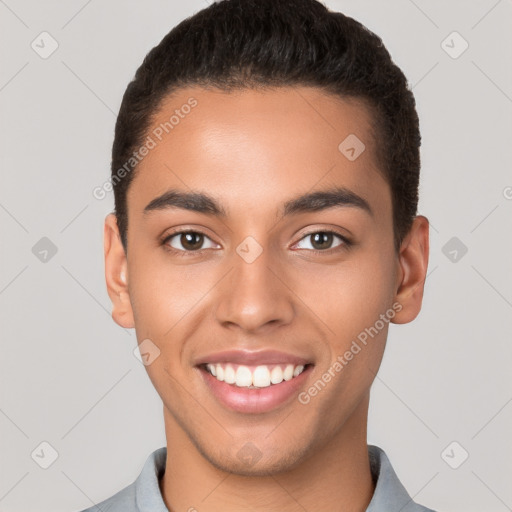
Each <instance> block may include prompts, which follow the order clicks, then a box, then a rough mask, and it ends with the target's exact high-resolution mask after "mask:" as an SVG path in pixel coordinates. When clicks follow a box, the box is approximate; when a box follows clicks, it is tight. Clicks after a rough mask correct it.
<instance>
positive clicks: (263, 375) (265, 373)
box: [252, 366, 270, 388]
mask: <svg viewBox="0 0 512 512" xmlns="http://www.w3.org/2000/svg"><path fill="white" fill-rule="evenodd" d="M252 383H253V385H254V386H256V387H258V388H267V387H268V386H270V372H269V370H268V368H267V367H266V366H257V367H256V369H255V370H254V373H253V374H252Z"/></svg>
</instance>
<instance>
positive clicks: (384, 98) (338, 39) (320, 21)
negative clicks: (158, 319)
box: [111, 0, 421, 252]
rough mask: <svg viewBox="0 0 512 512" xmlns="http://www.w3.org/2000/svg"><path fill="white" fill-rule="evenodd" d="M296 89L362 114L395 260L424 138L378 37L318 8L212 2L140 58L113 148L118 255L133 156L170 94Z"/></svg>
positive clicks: (298, 3)
mask: <svg viewBox="0 0 512 512" xmlns="http://www.w3.org/2000/svg"><path fill="white" fill-rule="evenodd" d="M301 85H303V86H313V87H317V88H320V89H322V90H324V91H325V92H328V93H332V94H335V95H338V96H339V97H341V98H344V99H350V98H357V99H360V100H362V101H363V102H364V103H365V104H367V105H369V107H370V109H371V112H372V114H373V116H372V117H373V121H374V126H373V130H374V133H375V134H376V136H375V139H376V145H377V154H378V168H379V170H380V171H381V172H382V174H383V176H384V177H385V179H386V181H387V183H388V184H389V186H390V189H391V195H392V204H393V231H394V246H395V250H396V251H397V252H398V251H399V248H400V246H401V243H402V241H403V238H404V237H405V236H406V235H407V233H408V232H409V230H410V227H411V224H412V221H413V220H414V217H415V216H416V211H417V205H418V186H419V172H420V154H419V153H420V152H419V148H420V144H421V136H420V131H419V120H418V114H417V112H416V104H415V100H414V96H413V94H412V91H411V90H410V89H409V87H408V84H407V80H406V78H405V76H404V74H403V73H402V71H401V70H400V69H399V68H398V66H397V65H396V64H394V62H393V61H392V59H391V56H390V54H389V52H388V51H387V50H386V48H385V47H384V44H383V42H382V40H381V39H380V37H378V36H377V35H376V34H374V33H373V32H372V31H370V30H369V29H367V28H366V27H365V26H364V25H362V24H361V23H359V22H358V21H356V20H354V19H352V18H350V17H348V16H346V15H344V14H342V13H340V12H332V11H330V10H328V9H327V8H326V7H325V6H324V5H323V4H322V3H320V2H319V1H317V0H222V1H219V2H215V3H213V4H212V5H210V6H209V7H207V8H205V9H203V10H201V11H199V12H197V13H196V14H194V15H193V16H191V17H189V18H187V19H185V20H184V21H182V22H181V23H179V24H178V25H177V26H176V27H174V28H173V29H172V30H171V31H170V32H169V33H168V34H167V35H166V36H165V37H164V38H163V39H162V41H161V42H160V43H159V44H158V45H157V46H155V47H154V48H153V49H152V50H151V51H150V52H149V53H148V54H147V55H146V57H145V58H144V61H143V63H142V65H141V66H140V67H139V68H138V69H137V71H136V73H135V77H134V79H133V80H132V81H131V82H130V83H129V84H128V87H127V89H126V91H125V93H124V96H123V100H122V103H121V107H120V110H119V114H118V117H117V122H116V126H115V137H114V143H113V148H112V162H111V171H112V176H111V182H112V184H113V185H114V197H115V214H116V217H117V223H118V227H119V232H120V236H121V240H122V243H123V246H124V249H125V251H126V250H127V229H128V213H127V199H126V196H127V191H128V187H129V185H130V183H131V181H132V179H133V175H134V172H133V171H135V169H136V162H134V159H133V158H131V157H132V154H133V152H134V151H135V150H136V149H137V148H138V147H140V146H141V144H142V143H143V141H144V139H145V137H146V136H147V131H148V129H149V128H150V126H151V122H152V119H153V117H154V115H155V113H156V112H157V111H158V108H159V106H160V105H161V104H162V101H163V100H164V99H165V98H166V97H167V96H168V95H169V94H171V93H173V92H175V91H177V90H178V89H179V88H183V87H187V86H200V87H205V88H217V89H220V90H223V91H227V92H229V91H232V90H241V89H247V88H269V87H270V88H272V87H283V86H301ZM340 142H341V141H340ZM121 168H124V169H125V172H124V173H123V179H119V170H120V169H121ZM126 169H128V170H129V171H131V172H126Z"/></svg>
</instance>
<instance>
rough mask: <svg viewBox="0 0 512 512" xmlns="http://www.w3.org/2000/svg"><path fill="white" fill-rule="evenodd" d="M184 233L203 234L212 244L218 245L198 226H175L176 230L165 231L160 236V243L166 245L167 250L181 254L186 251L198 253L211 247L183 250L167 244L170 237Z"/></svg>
mask: <svg viewBox="0 0 512 512" xmlns="http://www.w3.org/2000/svg"><path fill="white" fill-rule="evenodd" d="M186 233H195V234H197V235H203V236H204V237H205V238H208V239H209V240H210V241H211V242H212V244H214V245H219V244H218V243H217V242H215V241H214V240H213V239H212V238H211V237H210V236H209V235H208V234H206V233H205V232H204V231H203V230H202V229H200V228H177V229H176V230H172V231H167V232H166V233H165V234H164V235H163V236H162V239H161V244H162V245H164V246H165V247H166V249H168V250H169V251H173V252H175V253H182V254H183V253H186V254H199V253H201V252H202V251H205V250H207V249H211V247H206V248H203V249H197V250H195V251H186V250H183V249H176V247H172V246H171V245H169V241H170V240H171V239H172V238H174V237H175V236H178V235H183V234H186Z"/></svg>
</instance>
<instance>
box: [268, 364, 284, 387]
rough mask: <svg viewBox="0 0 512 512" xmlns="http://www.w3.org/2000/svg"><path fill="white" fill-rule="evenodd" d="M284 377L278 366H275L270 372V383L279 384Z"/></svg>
mask: <svg viewBox="0 0 512 512" xmlns="http://www.w3.org/2000/svg"><path fill="white" fill-rule="evenodd" d="M283 380H284V376H283V370H281V367H280V366H276V367H275V368H274V369H273V370H272V371H271V372H270V382H272V384H280V383H281V382H283Z"/></svg>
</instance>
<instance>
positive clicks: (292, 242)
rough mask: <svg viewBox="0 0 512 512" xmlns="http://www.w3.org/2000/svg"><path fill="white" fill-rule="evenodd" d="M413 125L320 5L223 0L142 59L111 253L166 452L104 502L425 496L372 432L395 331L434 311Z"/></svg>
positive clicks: (373, 61) (364, 38) (117, 172)
mask: <svg viewBox="0 0 512 512" xmlns="http://www.w3.org/2000/svg"><path fill="white" fill-rule="evenodd" d="M418 125H419V122H418V116H417V113H416V110H415V102H414V98H413V95H412V93H411V92H410V90H409V89H408V88H407V81H406V79H405V77H404V75H403V73H402V72H401V71H400V70H399V69H398V68H397V67H396V65H395V64H394V63H393V62H392V60H391V58H390V56H389V54H388V52H387V51H386V49H385V48H384V46H383V45H382V44H381V40H380V39H379V38H378V37H377V36H376V35H375V34H373V33H372V32H370V31H368V30H367V29H366V28H365V27H363V26H362V25H361V24H359V23H358V22H356V21H355V20H353V19H351V18H349V17H346V16H344V15H342V14H341V13H333V12H330V11H328V10H327V9H326V8H325V7H324V6H323V5H322V4H321V3H319V2H317V1H315V0H225V1H221V2H217V3H214V4H212V5H211V6H210V7H208V8H207V9H204V10H202V11H200V12H198V13H197V14H195V15H194V16H193V17H191V18H189V19H187V20H185V21H183V22H182V23H181V24H179V25H178V26H177V27H176V28H174V29H173V30H172V31H171V32H170V33H169V34H168V35H167V36H166V37H165V38H164V39H163V40H162V41H161V43H160V44H159V45H158V46H156V47H155V48H154V49H153V50H152V51H151V52H150V53H149V54H148V55H147V56H146V58H145V60H144V62H143V64H142V65H141V67H140V68H139V69H138V71H137V73H136V75H135V78H134V80H133V81H132V82H131V83H130V84H129V85H128V88H127V90H126V92H125V95H124V98H123V102H122V105H121V109H120V112H119V116H118V120H117V124H116V133H115V141H114V145H113V158H112V184H113V187H114V193H115V202H116V204H115V206H116V209H115V213H113V214H110V215H109V216H108V217H107V218H106V220H105V265H106V281H107V287H108V292H109V296H110V298H111V300H112V303H113V312H112V315H113V318H114V320H115V321H116V322H117V323H118V324H119V325H121V326H123V327H125V328H135V330H136V333H137V339H138V343H139V346H140V350H141V353H142V354H143V360H144V363H145V365H146V369H147V371H148V375H149V377H150V379H151V381H152V383H153V384H154V386H155V389H156V390H157V392H158V393H159V395H160V397H161V398H162V401H163V406H164V407H163V410H164V421H165V432H166V438H167V446H166V447H163V448H161V449H159V450H156V451H155V452H154V453H152V454H151V455H150V457H149V458H148V460H147V461H146V464H145V466H144V469H143V471H142V473H141V475H140V476H139V478H138V479H137V480H136V481H135V482H134V483H133V484H131V485H130V486H128V487H126V488H125V489H123V490H121V491H119V492H118V493H117V494H116V495H114V496H112V497H111V498H109V499H107V500H105V501H103V502H102V503H100V504H99V505H98V507H99V508H100V509H102V510H109V511H110V512H114V511H123V512H127V511H150V510H151V511H165V510H169V511H174V512H177V511H191V512H192V511H198V512H202V511H208V512H217V511H223V512H229V511H237V512H240V511H254V510H258V511H276V512H278V511H279V512H283V511H284V512H287V511H299V510H302V511H304V510H308V511H313V510H321V511H332V512H334V511H342V510H343V511H363V510H367V511H371V512H376V511H385V512H393V511H397V512H398V511H399V510H400V511H402V512H412V511H426V510H429V509H426V508H424V507H422V506H421V505H418V504H416V503H414V501H413V500H412V499H411V497H410V496H409V494H408V493H407V491H406V490H405V489H404V487H403V486H402V484H401V483H400V481H399V479H398V477H397V476H396V474H395V472H394V471H393V468H392V466H391V464H390V461H389V459H388V458H387V456H386V454H385V452H384V451H383V450H381V449H380V448H378V447H376V446H368V444H367V437H366V432H367V431H366V426H367V415H368V404H369V394H370V387H371V384H372V382H373V380H374V378H375V375H376V373H377V371H378V369H379V366H380V363H381V359H382V356H383V352H384V348H385V344H386V338H387V333H388V326H389V323H390V322H392V323H395V324H401V323H407V322H410V321H412V320H413V319H414V318H415V317H416V316H417V315H418V313H419V311H420V308H421V302H422V296H423V286H424V281H425V276H426V270H427V265H428V251H429V237H428V220H427V219H426V218H425V217H423V216H417V215H416V209H417V202H418V183H419V169H420V158H419V146H420V133H419V126H418ZM88 510H90V511H92V510H97V508H96V507H92V508H90V509H88Z"/></svg>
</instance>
